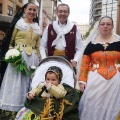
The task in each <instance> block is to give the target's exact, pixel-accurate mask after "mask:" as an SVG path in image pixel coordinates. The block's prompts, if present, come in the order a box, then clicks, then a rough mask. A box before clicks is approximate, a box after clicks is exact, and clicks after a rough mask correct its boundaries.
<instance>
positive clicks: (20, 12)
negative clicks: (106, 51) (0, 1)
mask: <svg viewBox="0 0 120 120" xmlns="http://www.w3.org/2000/svg"><path fill="white" fill-rule="evenodd" d="M29 4H34V3H33V2H29V3H26V4H25V5H24V6H23V7H22V8H20V9H19V10H18V11H17V13H16V14H15V16H14V18H13V20H12V22H11V23H10V26H9V28H8V31H7V34H6V36H5V38H4V39H3V43H2V47H1V59H2V58H3V57H5V54H6V52H7V51H8V49H9V44H10V40H11V37H12V33H13V30H14V27H15V25H16V23H17V21H18V20H19V19H20V18H21V17H22V16H23V14H24V9H25V8H27V6H28V5H29ZM33 22H36V23H38V17H37V15H36V18H34V19H33ZM6 67H7V63H6V62H4V61H1V69H0V73H1V80H2V79H3V76H4V73H5V70H6ZM1 82H2V81H0V86H1Z"/></svg>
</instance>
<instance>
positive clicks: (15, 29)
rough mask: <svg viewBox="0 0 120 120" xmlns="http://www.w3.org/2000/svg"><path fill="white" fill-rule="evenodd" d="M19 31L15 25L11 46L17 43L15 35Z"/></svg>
mask: <svg viewBox="0 0 120 120" xmlns="http://www.w3.org/2000/svg"><path fill="white" fill-rule="evenodd" d="M17 32H18V29H17V28H16V27H15V28H14V30H13V33H12V37H11V40H10V46H12V47H13V45H14V43H15V37H16V35H17Z"/></svg>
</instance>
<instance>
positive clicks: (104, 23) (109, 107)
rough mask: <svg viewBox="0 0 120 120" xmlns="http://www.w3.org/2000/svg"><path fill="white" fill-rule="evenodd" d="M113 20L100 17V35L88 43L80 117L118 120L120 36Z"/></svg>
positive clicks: (81, 80) (80, 82) (82, 82)
mask: <svg viewBox="0 0 120 120" xmlns="http://www.w3.org/2000/svg"><path fill="white" fill-rule="evenodd" d="M113 27H114V25H113V20H112V18H111V17H109V16H104V17H102V18H101V19H100V20H99V24H98V30H99V35H96V37H94V38H93V39H91V42H89V44H88V45H87V46H86V48H85V50H84V53H83V56H82V61H81V68H80V75H79V85H80V90H81V91H82V92H83V95H82V97H81V100H80V104H79V117H80V120H115V119H116V117H117V114H118V112H119V111H120V36H118V35H116V34H113V33H112V30H113Z"/></svg>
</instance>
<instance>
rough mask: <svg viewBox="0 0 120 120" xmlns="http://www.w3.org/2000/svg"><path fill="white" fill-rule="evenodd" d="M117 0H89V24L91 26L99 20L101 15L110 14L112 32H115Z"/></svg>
mask: <svg viewBox="0 0 120 120" xmlns="http://www.w3.org/2000/svg"><path fill="white" fill-rule="evenodd" d="M117 5H118V1H117V0H91V7H90V14H89V24H90V26H93V25H94V24H95V22H97V21H99V19H100V18H101V17H102V16H106V15H107V16H110V17H112V18H113V22H114V29H113V32H114V33H116V26H117V25H116V23H117V9H118V7H117Z"/></svg>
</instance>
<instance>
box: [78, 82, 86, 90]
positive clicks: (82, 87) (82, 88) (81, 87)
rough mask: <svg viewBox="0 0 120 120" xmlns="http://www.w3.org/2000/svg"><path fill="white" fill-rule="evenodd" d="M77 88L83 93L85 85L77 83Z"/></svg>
mask: <svg viewBox="0 0 120 120" xmlns="http://www.w3.org/2000/svg"><path fill="white" fill-rule="evenodd" d="M79 86H80V91H82V92H84V90H85V88H86V84H83V83H79Z"/></svg>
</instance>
